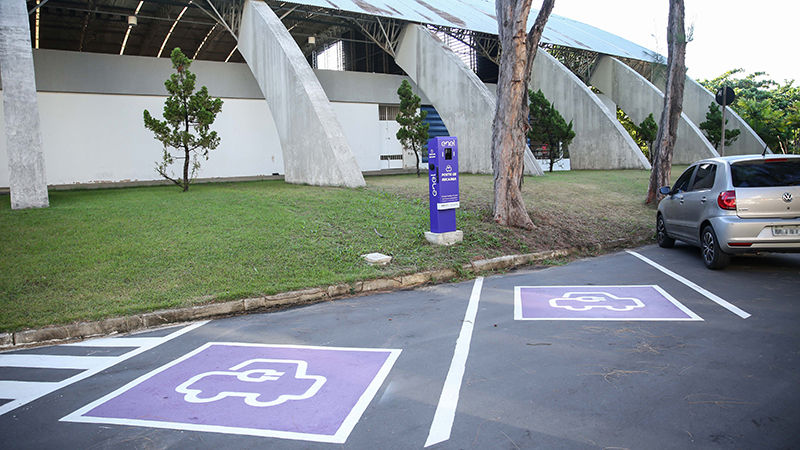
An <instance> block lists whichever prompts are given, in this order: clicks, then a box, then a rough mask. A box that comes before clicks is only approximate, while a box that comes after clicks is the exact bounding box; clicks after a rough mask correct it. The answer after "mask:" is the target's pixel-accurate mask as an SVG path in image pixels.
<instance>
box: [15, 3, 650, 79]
mask: <svg viewBox="0 0 800 450" xmlns="http://www.w3.org/2000/svg"><path fill="white" fill-rule="evenodd" d="M266 1H267V3H268V4H269V5H270V7H271V8H272V9H273V11H275V13H276V14H277V15H278V17H280V18H281V20H282V21H283V23H284V25H285V26H286V28H287V29H288V30H289V32H290V33H291V34H292V36H293V37H294V38H295V40H296V42H297V43H298V46H299V47H300V48H301V49H302V50H303V52H304V53H305V54H306V56H307V57H308V58H309V61H311V60H312V58H313V55H312V54H313V53H314V52H315V51H319V50H320V49H322V48H323V47H324V46H325V45H329V44H331V43H333V42H336V41H345V42H349V43H351V45H356V46H358V45H360V46H362V47H363V46H364V45H368V46H371V47H370V48H374V49H376V51H377V52H385V54H383V55H377V56H376V51H373V50H370V48H366V49H364V48H362V49H361V50H357V51H356V50H353V51H354V52H361V53H359V55H361V56H360V58H361V59H364V58H373V59H374V58H375V57H377V58H379V59H381V60H384V61H381V62H378V63H375V62H372V61H371V62H370V63H369V64H368V65H367V66H363V65H362V66H359V67H358V68H355V66H353V67H354V68H353V69H351V68H348V69H346V70H366V71H380V70H381V69H380V68H376V67H377V66H381V65H382V66H383V67H384V69H383V70H389V72H387V73H392V71H396V70H399V69H397V68H396V67H394V68H392V67H393V61H392V56H393V55H394V52H393V50H394V46H395V45H396V43H397V39H398V37H399V32H400V30H402V27H403V25H404V24H405V23H409V22H411V23H418V24H423V25H429V26H431V28H432V29H434V30H435V31H442V32H444V33H447V34H450V35H451V36H453V37H455V38H456V39H459V40H462V41H464V42H465V43H467V45H472V46H473V47H475V48H476V49H477V50H478V52H479V53H482V56H483V57H484V58H488V59H489V60H494V57H496V56H497V21H496V18H495V4H494V2H493V1H487V0H292V1H291V2H284V1H279V0H266ZM243 5H244V0H144V1H143V0H27V6H28V9H29V11H30V21H31V42H32V44H33V46H34V47H35V48H45V49H56V50H68V51H80V52H93V53H110V54H124V55H138V56H149V57H169V54H170V50H171V49H172V48H174V47H181V49H183V51H184V53H185V54H186V55H187V56H189V57H190V58H192V59H200V60H208V61H231V62H243V61H244V60H243V58H242V57H241V55H239V53H238V52H237V51H236V47H237V37H236V35H237V34H238V26H239V21H240V19H241V11H242V8H243ZM537 14H538V10H532V11H531V17H530V19H529V23H533V20H535V17H536V15H537ZM312 36H313V37H315V40H314V41H315V43H311V41H310V40H309V37H312ZM542 44H543V46H546V47H547V46H550V47H552V46H557V47H560V48H561V49H562V50H567V51H573V53H576V54H579V53H589V54H594V55H597V54H607V55H612V56H617V57H621V58H625V59H627V60H638V61H653V60H654V59H657V58H656V54H655V53H654V52H651V51H650V50H648V49H646V48H644V47H642V46H639V45H637V44H635V43H632V42H630V41H627V40H625V39H623V38H621V37H619V36H616V35H614V34H612V33H609V32H606V31H603V30H600V29H598V28H595V27H592V26H590V25H587V24H584V23H581V22H578V21H575V20H571V19H568V18H565V17H561V16H557V15H551V17H550V20H549V21H548V24H547V27H546V29H545V31H544V35H543V36H542ZM378 47H380V49H378ZM569 49H572V50H569ZM354 54H355V53H354ZM364 54H366V55H369V56H363V55H364ZM584 59H586V58H584ZM590 59H591V58H590ZM387 60H388V61H387ZM584 65H585V64H584ZM387 68H388V69H387ZM572 68H573V70H575V67H572Z"/></svg>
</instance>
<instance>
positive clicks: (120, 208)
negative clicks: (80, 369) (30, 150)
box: [0, 171, 653, 331]
mask: <svg viewBox="0 0 800 450" xmlns="http://www.w3.org/2000/svg"><path fill="white" fill-rule="evenodd" d="M648 175H649V173H648V172H645V171H613V172H607V171H592V172H588V171H581V172H579V171H574V172H564V173H554V174H548V175H547V176H545V177H537V178H526V180H525V186H524V188H523V191H524V195H525V201H526V202H527V203H526V204H527V206H528V209H529V211H530V212H531V215H532V217H533V219H534V222H535V223H536V224H537V226H538V228H537V229H536V230H534V231H531V232H526V231H522V230H515V229H504V228H500V227H498V226H496V225H495V224H494V223H493V222H492V221H491V202H492V177H491V176H481V175H463V176H462V178H461V199H462V207H461V209H459V210H458V212H457V220H458V225H459V229H461V230H463V231H464V235H465V238H464V243H463V244H460V245H457V246H454V247H437V246H432V245H429V244H428V243H427V242H426V241H425V238H424V236H423V232H424V231H426V230H427V229H428V227H429V223H428V206H427V180H426V178H425V177H421V178H417V177H416V176H415V175H403V176H391V177H374V178H369V179H367V187H366V188H362V189H338V188H319V187H310V186H298V185H290V184H286V183H284V182H281V181H262V182H246V183H245V182H243V183H221V184H198V185H194V186H192V188H191V189H190V190H189V192H187V193H180V192H179V191H177V190H176V188H175V187H172V186H161V187H145V188H125V189H108V190H76V191H51V192H50V205H51V206H50V207H49V208H46V209H40V210H22V211H12V210H11V209H10V205H9V203H10V202H9V198H8V197H7V196H6V197H0V246H1V247H2V252H3V257H2V259H1V260H0V331H16V330H20V329H24V328H29V327H41V326H46V325H51V324H64V323H70V322H73V321H83V320H97V319H102V318H106V317H113V316H120V315H126V314H134V313H141V312H145V311H152V310H157V309H164V308H173V307H180V306H188V305H196V304H202V303H208V302H212V301H223V300H231V299H239V298H247V297H254V296H259V295H269V294H274V293H278V292H285V291H290V290H296V289H301V288H308V287H314V286H325V285H330V284H336V283H344V282H353V281H357V280H365V279H371V278H378V277H385V276H393V275H399V274H403V273H412V272H417V271H420V270H429V269H434V268H446V267H457V266H460V265H462V264H465V263H467V262H469V261H470V260H475V259H481V258H491V257H495V256H499V255H503V254H511V253H526V252H533V251H539V250H544V249H551V248H564V247H569V246H572V245H576V244H587V243H593V242H602V241H607V240H610V239H619V238H632V237H633V238H634V239H637V240H639V241H641V242H646V241H649V240H651V239H652V234H653V230H652V222H653V210H652V209H651V208H649V207H646V206H645V205H644V204H643V198H644V194H645V190H646V186H647V179H648ZM378 234H380V235H382V236H383V237H381V236H379V235H378ZM370 252H381V253H385V254H388V255H392V256H394V258H395V260H394V262H393V263H392V264H391V265H389V266H388V267H385V268H375V267H371V266H368V265H366V264H365V263H364V262H363V260H362V259H361V257H360V255H362V254H365V253H370Z"/></svg>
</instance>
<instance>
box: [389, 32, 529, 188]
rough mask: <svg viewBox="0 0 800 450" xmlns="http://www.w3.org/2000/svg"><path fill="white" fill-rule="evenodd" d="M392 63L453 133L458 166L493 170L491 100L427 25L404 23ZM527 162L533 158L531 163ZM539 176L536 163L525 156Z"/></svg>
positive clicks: (464, 169)
mask: <svg viewBox="0 0 800 450" xmlns="http://www.w3.org/2000/svg"><path fill="white" fill-rule="evenodd" d="M395 60H396V61H397V65H399V66H400V67H402V68H403V70H405V71H406V73H408V76H409V77H410V78H411V79H412V80H414V82H415V83H416V84H417V86H419V88H420V89H422V91H423V92H425V95H426V96H427V97H428V99H429V100H430V101H431V103H432V104H433V106H434V107H435V108H436V111H437V112H438V113H439V115H440V116H441V117H442V120H443V121H444V123H445V125H446V126H447V130H448V131H449V132H450V134H452V135H453V136H457V137H458V149H459V151H460V156H459V161H458V165H459V170H461V172H467V173H492V156H491V152H492V121H493V120H494V114H495V106H496V100H495V96H494V95H492V93H491V92H490V91H489V89H488V88H487V87H486V85H485V84H484V83H483V82H482V81H481V80H480V78H478V77H477V75H475V73H474V72H473V71H472V70H470V68H469V67H467V65H466V64H464V62H463V61H461V59H459V57H458V56H457V55H456V54H455V53H453V51H452V50H450V48H449V47H448V46H447V45H445V44H444V42H442V41H441V40H440V39H439V38H437V37H436V36H434V35H433V34H432V33H431V32H430V31H428V29H427V28H425V27H423V26H420V25H413V24H410V25H407V26H406V27H405V29H404V30H403V33H402V35H401V36H400V41H399V45H398V46H397V56H396V57H395ZM531 161H532V162H531ZM526 162H527V164H526V166H530V165H531V164H533V166H532V170H533V171H534V173H535V174H538V175H541V174H543V173H544V172H542V169H541V167H539V165H538V163H537V162H536V160H534V159H533V158H530V160H528V158H526Z"/></svg>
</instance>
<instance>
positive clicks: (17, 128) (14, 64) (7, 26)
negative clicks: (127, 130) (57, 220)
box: [0, 0, 50, 209]
mask: <svg viewBox="0 0 800 450" xmlns="http://www.w3.org/2000/svg"><path fill="white" fill-rule="evenodd" d="M28 20H29V19H28V8H27V6H26V4H25V1H24V0H2V1H0V71H1V72H2V80H3V113H4V117H5V128H6V145H7V146H6V149H7V150H6V151H7V152H8V177H9V188H10V191H11V209H26V208H46V207H47V206H49V205H50V199H49V197H48V195H47V172H46V171H45V166H44V150H43V145H42V131H41V127H40V124H39V100H38V98H37V94H36V79H35V77H34V70H33V52H32V50H31V30H30V24H29V22H28Z"/></svg>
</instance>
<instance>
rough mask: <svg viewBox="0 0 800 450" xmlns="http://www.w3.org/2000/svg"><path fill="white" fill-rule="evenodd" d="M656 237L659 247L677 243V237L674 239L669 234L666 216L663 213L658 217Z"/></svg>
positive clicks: (667, 246)
mask: <svg viewBox="0 0 800 450" xmlns="http://www.w3.org/2000/svg"><path fill="white" fill-rule="evenodd" d="M656 239H657V240H658V246H659V247H663V248H670V247H672V246H673V245H675V239H672V238H671V237H669V235H668V234H667V226H666V224H665V223H664V216H662V215H661V214H659V215H658V218H657V219H656Z"/></svg>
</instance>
